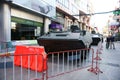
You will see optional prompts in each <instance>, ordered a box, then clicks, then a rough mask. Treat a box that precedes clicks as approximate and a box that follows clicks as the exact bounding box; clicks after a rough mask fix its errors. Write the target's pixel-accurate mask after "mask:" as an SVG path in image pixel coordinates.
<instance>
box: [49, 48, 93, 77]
mask: <svg viewBox="0 0 120 80" xmlns="http://www.w3.org/2000/svg"><path fill="white" fill-rule="evenodd" d="M93 53H94V52H93V49H78V50H68V51H60V52H50V53H48V62H47V63H48V73H47V77H48V79H49V78H52V77H57V76H59V75H63V74H66V73H70V72H73V71H77V70H80V69H82V68H87V67H90V66H93V62H92V60H93Z"/></svg>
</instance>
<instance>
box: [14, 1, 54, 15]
mask: <svg viewBox="0 0 120 80" xmlns="http://www.w3.org/2000/svg"><path fill="white" fill-rule="evenodd" d="M51 2H52V3H51ZM12 3H14V4H17V5H19V6H22V7H25V8H28V9H31V10H33V11H35V12H38V13H41V14H43V15H45V16H48V17H53V16H55V14H56V9H55V8H56V7H55V0H22V1H21V0H13V1H12Z"/></svg>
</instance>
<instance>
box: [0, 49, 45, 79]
mask: <svg viewBox="0 0 120 80" xmlns="http://www.w3.org/2000/svg"><path fill="white" fill-rule="evenodd" d="M37 48H38V47H29V49H30V50H31V49H33V50H34V51H33V53H31V52H30V51H29V50H25V48H23V49H19V50H20V51H17V50H16V51H17V52H16V51H15V53H13V54H12V53H5V54H0V80H45V76H44V74H45V72H46V70H47V64H46V62H47V59H46V57H45V56H44V55H43V52H40V51H39V49H37ZM24 51H25V52H26V51H27V52H26V53H25V52H24ZM18 52H21V53H18Z"/></svg>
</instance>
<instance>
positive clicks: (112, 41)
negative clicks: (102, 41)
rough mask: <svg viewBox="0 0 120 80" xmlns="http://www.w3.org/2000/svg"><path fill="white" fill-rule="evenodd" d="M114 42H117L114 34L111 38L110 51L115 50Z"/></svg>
mask: <svg viewBox="0 0 120 80" xmlns="http://www.w3.org/2000/svg"><path fill="white" fill-rule="evenodd" d="M114 42H115V37H114V35H113V34H112V35H111V37H110V49H112V48H113V49H115V44H114Z"/></svg>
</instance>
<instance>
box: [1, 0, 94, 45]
mask: <svg viewBox="0 0 120 80" xmlns="http://www.w3.org/2000/svg"><path fill="white" fill-rule="evenodd" d="M51 2H52V3H51ZM90 13H92V8H91V4H90V2H89V0H72V1H71V0H36V1H34V0H24V1H20V0H1V1H0V37H1V38H0V41H1V42H12V44H14V45H17V44H34V43H36V38H37V37H38V36H41V35H43V34H45V33H47V32H49V31H50V29H49V25H50V24H55V25H59V26H62V27H63V29H64V30H67V29H69V27H70V25H78V26H79V27H80V29H81V30H87V31H91V30H92V28H91V26H90V24H89V21H90V16H86V14H90ZM81 14H82V15H81Z"/></svg>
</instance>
